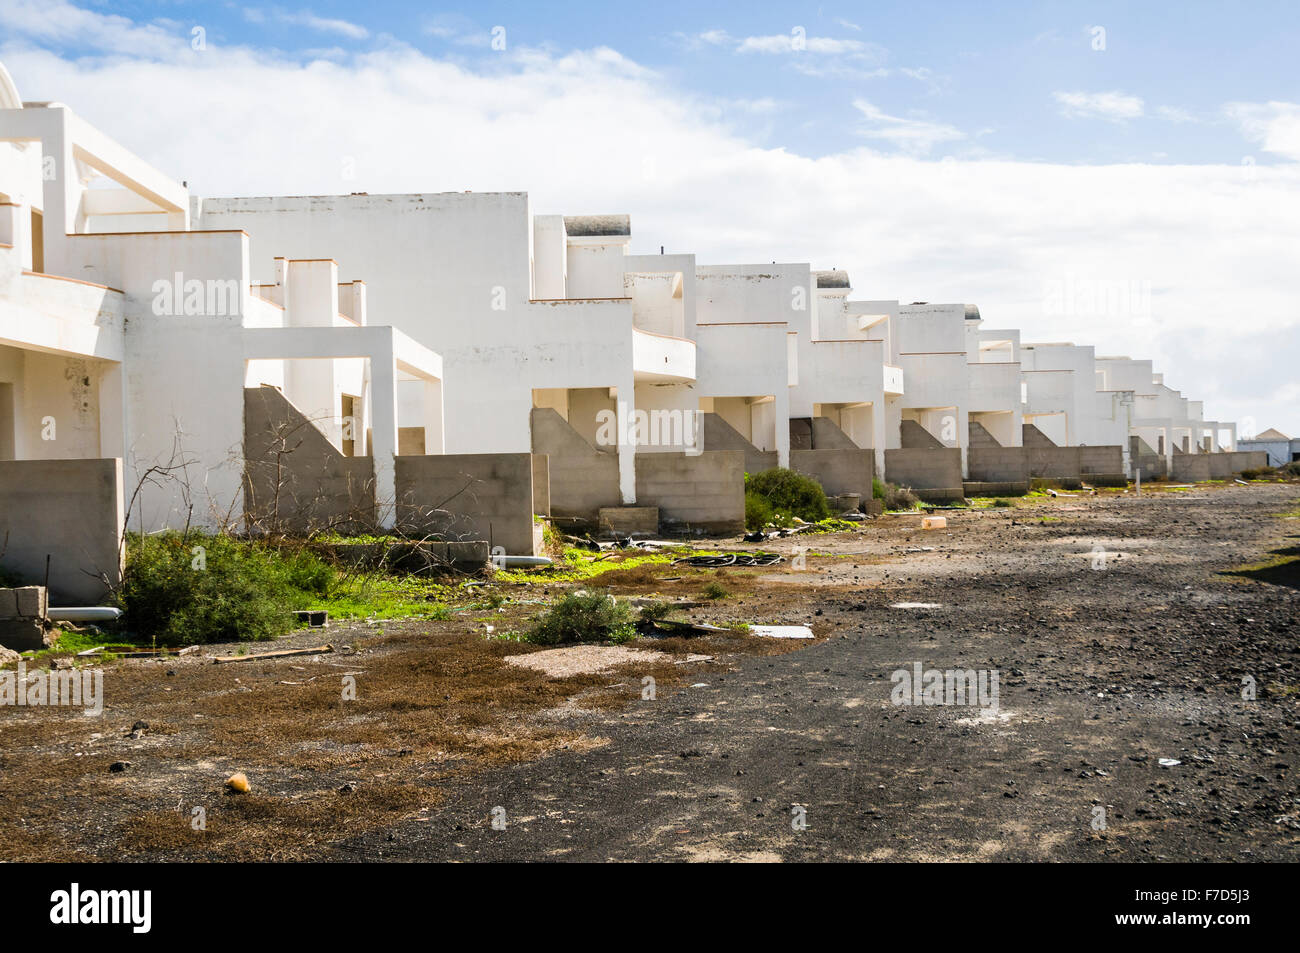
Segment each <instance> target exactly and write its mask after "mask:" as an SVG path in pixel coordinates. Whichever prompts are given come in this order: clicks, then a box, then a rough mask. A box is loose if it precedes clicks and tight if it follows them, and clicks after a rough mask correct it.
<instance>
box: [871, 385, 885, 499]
mask: <svg viewBox="0 0 1300 953" xmlns="http://www.w3.org/2000/svg"><path fill="white" fill-rule="evenodd" d="M887 416H888V412H887V410H886V405H885V401H883V400H880V401H876V402H874V403H873V404H872V405H871V449H872V451H873V453H874V455H875V458H876V459H875V463H876V476H877V477H878V478H879V479H881V480H883V479H884V478H885V450H886V449H887V448H888V444H887V443H886V441H887V440H888V439H889V438H888V433H889V430H888V426H887V422H886V417H887Z"/></svg>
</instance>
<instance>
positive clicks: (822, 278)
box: [813, 268, 852, 288]
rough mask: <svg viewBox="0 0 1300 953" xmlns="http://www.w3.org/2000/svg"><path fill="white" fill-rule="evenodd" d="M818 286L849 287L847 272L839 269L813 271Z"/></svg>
mask: <svg viewBox="0 0 1300 953" xmlns="http://www.w3.org/2000/svg"><path fill="white" fill-rule="evenodd" d="M813 276H814V277H815V278H816V279H817V287H818V288H850V287H852V285H850V284H849V273H848V272H847V271H842V270H840V269H838V268H837V269H835V270H833V271H814V272H813Z"/></svg>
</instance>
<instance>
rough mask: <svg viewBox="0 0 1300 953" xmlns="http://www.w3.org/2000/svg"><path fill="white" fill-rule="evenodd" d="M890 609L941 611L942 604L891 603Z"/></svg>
mask: <svg viewBox="0 0 1300 953" xmlns="http://www.w3.org/2000/svg"><path fill="white" fill-rule="evenodd" d="M889 608H891V609H942V608H943V603H942V602H891V603H890V604H889Z"/></svg>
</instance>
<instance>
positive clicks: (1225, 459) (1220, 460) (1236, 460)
mask: <svg viewBox="0 0 1300 953" xmlns="http://www.w3.org/2000/svg"><path fill="white" fill-rule="evenodd" d="M1206 457H1207V459H1209V461H1210V479H1211V480H1228V479H1231V478H1232V477H1233V476H1234V475H1236V474H1238V473H1240V472H1241V471H1242V470H1258V469H1260V468H1261V467H1265V466H1267V465H1268V452H1267V451H1265V450H1231V451H1227V452H1224V453H1210V454H1207V455H1206Z"/></svg>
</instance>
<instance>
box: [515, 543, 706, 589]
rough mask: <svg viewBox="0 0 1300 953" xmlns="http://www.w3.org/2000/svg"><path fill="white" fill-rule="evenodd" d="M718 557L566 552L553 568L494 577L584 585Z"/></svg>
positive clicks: (687, 551) (680, 551)
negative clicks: (681, 560)
mask: <svg viewBox="0 0 1300 953" xmlns="http://www.w3.org/2000/svg"><path fill="white" fill-rule="evenodd" d="M688 555H700V556H708V555H718V554H717V553H716V552H712V551H708V550H695V549H691V548H690V547H689V546H680V547H673V548H672V549H667V550H659V551H658V552H646V551H644V550H626V551H623V552H619V551H617V550H615V551H612V552H603V553H593V552H591V551H590V550H586V549H566V550H565V551H564V553H563V554H562V555H561V556H560V558H559V559H558V560H556V561H555V563H554V564H552V565H550V566H543V567H541V568H540V569H499V570H497V572H496V573H495V575H494V576H493V578H494V579H496V580H497V581H498V582H515V583H541V584H543V585H549V584H550V583H553V582H585V581H586V580H589V579H595V578H597V577H598V576H602V575H604V574H605V573H607V572H614V571H615V570H620V569H635V568H636V567H638V566H663V565H667V564H668V563H671V562H672V561H673V560H674V559H676V558H677V557H678V556H688Z"/></svg>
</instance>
